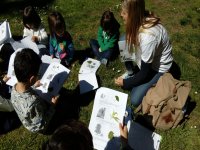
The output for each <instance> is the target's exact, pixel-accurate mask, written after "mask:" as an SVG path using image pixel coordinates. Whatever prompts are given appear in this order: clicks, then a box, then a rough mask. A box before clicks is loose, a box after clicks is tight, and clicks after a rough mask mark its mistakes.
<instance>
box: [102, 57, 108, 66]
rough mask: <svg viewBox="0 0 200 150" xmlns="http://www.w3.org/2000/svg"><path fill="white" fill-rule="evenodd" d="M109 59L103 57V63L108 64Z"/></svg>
mask: <svg viewBox="0 0 200 150" xmlns="http://www.w3.org/2000/svg"><path fill="white" fill-rule="evenodd" d="M107 63H108V60H107V59H106V58H103V59H101V64H104V65H105V66H107Z"/></svg>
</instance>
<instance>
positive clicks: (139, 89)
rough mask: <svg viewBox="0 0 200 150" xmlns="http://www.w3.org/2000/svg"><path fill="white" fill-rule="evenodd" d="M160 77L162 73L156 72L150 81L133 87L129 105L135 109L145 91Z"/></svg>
mask: <svg viewBox="0 0 200 150" xmlns="http://www.w3.org/2000/svg"><path fill="white" fill-rule="evenodd" d="M162 75H163V73H160V72H158V73H157V74H155V75H154V77H153V78H152V79H151V80H150V81H148V82H146V83H144V84H141V85H139V86H135V87H133V88H132V91H131V104H132V105H133V106H135V107H137V106H139V105H140V104H141V103H142V100H143V97H144V96H145V95H146V93H147V91H148V90H149V89H150V87H152V85H153V84H156V83H157V81H158V79H159V78H160V76H162Z"/></svg>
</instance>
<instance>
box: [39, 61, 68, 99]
mask: <svg viewBox="0 0 200 150" xmlns="http://www.w3.org/2000/svg"><path fill="white" fill-rule="evenodd" d="M69 72H70V70H69V69H67V68H66V67H64V66H63V65H61V64H60V63H58V62H52V63H51V64H50V65H49V67H48V68H47V70H46V72H45V73H44V75H43V76H42V78H41V80H40V83H41V84H42V85H41V86H39V87H38V88H36V92H37V93H38V94H39V95H40V96H41V97H42V98H43V99H45V100H47V101H50V100H51V98H52V96H57V95H58V93H59V91H60V89H61V88H62V86H63V84H64V82H65V80H66V79H67V77H68V76H69Z"/></svg>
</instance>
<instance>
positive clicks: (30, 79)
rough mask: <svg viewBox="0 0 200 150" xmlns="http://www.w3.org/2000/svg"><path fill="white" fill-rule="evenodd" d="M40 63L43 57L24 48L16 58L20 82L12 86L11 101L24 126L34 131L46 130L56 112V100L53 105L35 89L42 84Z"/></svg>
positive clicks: (15, 69) (16, 73)
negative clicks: (40, 80)
mask: <svg viewBox="0 0 200 150" xmlns="http://www.w3.org/2000/svg"><path fill="white" fill-rule="evenodd" d="M40 64H41V59H40V58H39V56H38V55H37V54H36V53H35V52H34V51H33V50H31V49H22V50H21V51H20V52H18V53H17V54H16V57H15V60H14V71H15V75H16V78H17V80H18V82H17V84H16V85H14V86H13V88H12V92H11V102H12V104H13V107H14V109H15V111H16V113H17V115H18V117H19V119H20V120H21V122H22V124H23V125H24V127H25V128H27V129H28V130H30V131H32V132H44V131H45V130H46V129H47V127H48V124H49V122H50V120H51V119H52V116H53V115H54V112H55V109H54V106H53V105H54V101H52V105H51V104H49V103H47V102H45V100H43V99H41V98H40V97H39V96H38V95H37V94H36V92H35V91H34V88H35V87H36V86H39V84H40V83H39V82H36V81H37V75H38V71H39V67H40ZM34 84H35V85H34ZM33 85H34V86H33ZM52 100H53V98H52Z"/></svg>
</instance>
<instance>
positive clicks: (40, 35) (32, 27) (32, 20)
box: [23, 6, 48, 55]
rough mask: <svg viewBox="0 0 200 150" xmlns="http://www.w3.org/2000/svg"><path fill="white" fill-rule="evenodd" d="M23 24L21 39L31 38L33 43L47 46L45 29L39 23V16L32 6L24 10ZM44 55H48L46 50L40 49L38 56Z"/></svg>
mask: <svg viewBox="0 0 200 150" xmlns="http://www.w3.org/2000/svg"><path fill="white" fill-rule="evenodd" d="M23 24H24V33H23V37H26V36H31V37H32V41H33V42H35V43H37V44H42V45H44V46H45V47H46V46H47V45H48V36H47V33H46V31H45V28H44V26H43V24H42V23H41V19H40V16H39V15H38V13H37V12H36V11H35V9H34V8H33V7H32V6H28V7H26V8H25V9H24V13H23ZM44 54H48V50H47V49H45V48H42V49H40V55H44Z"/></svg>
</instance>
